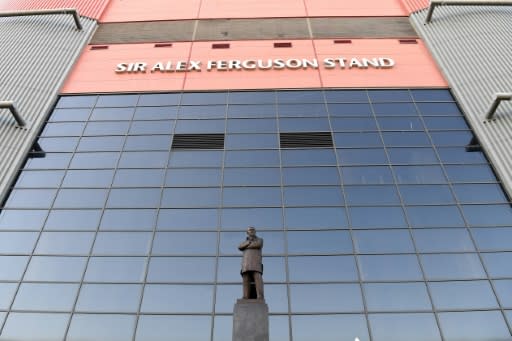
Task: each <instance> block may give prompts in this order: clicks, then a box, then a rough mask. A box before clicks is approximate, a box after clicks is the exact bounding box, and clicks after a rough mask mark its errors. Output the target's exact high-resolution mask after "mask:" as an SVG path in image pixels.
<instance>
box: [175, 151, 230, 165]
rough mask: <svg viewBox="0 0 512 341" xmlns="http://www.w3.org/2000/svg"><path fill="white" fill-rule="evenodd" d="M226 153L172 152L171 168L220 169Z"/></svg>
mask: <svg viewBox="0 0 512 341" xmlns="http://www.w3.org/2000/svg"><path fill="white" fill-rule="evenodd" d="M223 155H224V152H223V151H219V150H209V151H203V150H201V151H198V150H194V151H171V157H170V159H169V167H220V166H221V165H222V158H223Z"/></svg>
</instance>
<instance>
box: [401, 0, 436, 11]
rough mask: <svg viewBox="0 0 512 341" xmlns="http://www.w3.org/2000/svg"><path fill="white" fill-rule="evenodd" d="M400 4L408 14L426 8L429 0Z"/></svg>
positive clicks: (408, 0)
mask: <svg viewBox="0 0 512 341" xmlns="http://www.w3.org/2000/svg"><path fill="white" fill-rule="evenodd" d="M402 4H403V5H404V7H405V10H406V11H407V12H408V13H409V14H410V13H414V12H416V11H419V10H421V9H424V8H427V7H428V5H429V4H430V2H429V0H402Z"/></svg>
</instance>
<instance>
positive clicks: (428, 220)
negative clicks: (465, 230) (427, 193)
mask: <svg viewBox="0 0 512 341" xmlns="http://www.w3.org/2000/svg"><path fill="white" fill-rule="evenodd" d="M405 210H406V211H407V215H408V216H409V222H410V223H411V225H412V226H413V227H450V226H453V227H458V226H465V224H464V220H463V219H462V216H461V214H460V212H459V209H458V207H457V206H408V207H406V208H405Z"/></svg>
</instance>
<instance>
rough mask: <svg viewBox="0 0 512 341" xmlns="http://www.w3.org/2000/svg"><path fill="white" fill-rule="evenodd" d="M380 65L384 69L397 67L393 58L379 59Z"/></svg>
mask: <svg viewBox="0 0 512 341" xmlns="http://www.w3.org/2000/svg"><path fill="white" fill-rule="evenodd" d="M379 64H380V67H381V68H382V69H391V68H392V67H393V66H395V61H394V60H393V59H391V58H379Z"/></svg>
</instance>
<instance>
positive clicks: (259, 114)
mask: <svg viewBox="0 0 512 341" xmlns="http://www.w3.org/2000/svg"><path fill="white" fill-rule="evenodd" d="M275 117H276V107H275V105H273V104H259V105H254V104H251V105H245V104H244V105H240V104H239V105H229V106H228V118H275Z"/></svg>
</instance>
